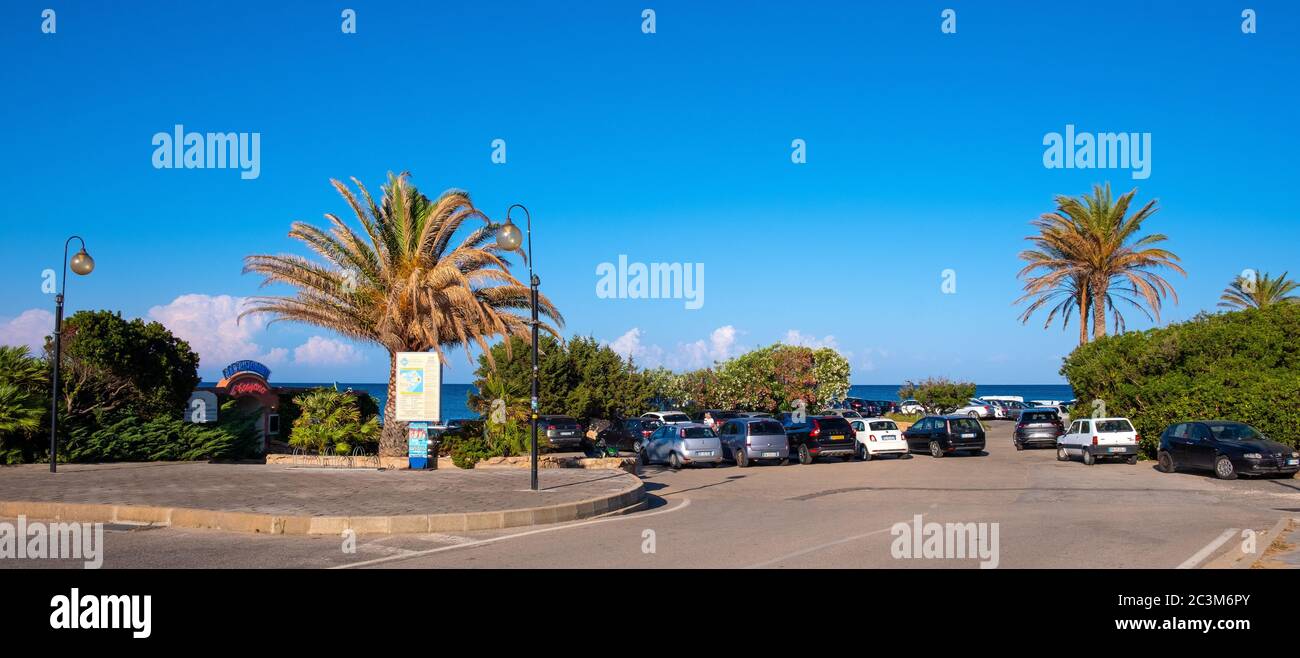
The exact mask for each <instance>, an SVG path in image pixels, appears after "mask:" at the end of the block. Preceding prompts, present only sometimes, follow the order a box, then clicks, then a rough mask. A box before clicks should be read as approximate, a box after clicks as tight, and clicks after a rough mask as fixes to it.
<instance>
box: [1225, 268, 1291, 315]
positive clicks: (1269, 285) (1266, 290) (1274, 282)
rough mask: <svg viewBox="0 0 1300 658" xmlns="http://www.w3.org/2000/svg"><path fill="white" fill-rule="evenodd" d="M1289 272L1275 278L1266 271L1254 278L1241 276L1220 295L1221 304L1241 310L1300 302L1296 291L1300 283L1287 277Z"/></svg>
mask: <svg viewBox="0 0 1300 658" xmlns="http://www.w3.org/2000/svg"><path fill="white" fill-rule="evenodd" d="M1287 274H1289V272H1283V273H1282V276H1280V277H1278V278H1276V279H1274V278H1272V277H1270V276H1269V275H1268V272H1264V273H1263V274H1261V275H1258V276H1256V277H1254V278H1247V277H1242V276H1239V277H1237V278H1236V279H1233V280H1232V283H1231V284H1229V285H1228V287H1227V288H1226V289H1225V290H1224V291H1223V295H1222V296H1221V297H1219V300H1220V301H1219V306H1220V307H1222V308H1227V309H1232V310H1234V311H1239V310H1241V309H1246V308H1264V307H1265V306H1272V305H1273V304H1295V303H1300V296H1296V295H1294V294H1292V293H1294V292H1295V290H1296V288H1297V287H1300V284H1297V283H1296V282H1295V281H1292V280H1291V279H1288V278H1287Z"/></svg>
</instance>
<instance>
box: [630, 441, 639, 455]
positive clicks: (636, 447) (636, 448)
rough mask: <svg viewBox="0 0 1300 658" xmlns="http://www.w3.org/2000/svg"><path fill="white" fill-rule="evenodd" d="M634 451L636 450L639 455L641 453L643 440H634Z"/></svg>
mask: <svg viewBox="0 0 1300 658" xmlns="http://www.w3.org/2000/svg"><path fill="white" fill-rule="evenodd" d="M632 452H635V453H636V454H638V455H639V454H641V442H640V441H634V442H633V443H632Z"/></svg>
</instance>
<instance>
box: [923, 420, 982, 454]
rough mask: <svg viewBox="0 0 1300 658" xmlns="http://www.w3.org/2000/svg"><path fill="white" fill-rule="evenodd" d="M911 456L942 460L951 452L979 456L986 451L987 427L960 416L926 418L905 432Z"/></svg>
mask: <svg viewBox="0 0 1300 658" xmlns="http://www.w3.org/2000/svg"><path fill="white" fill-rule="evenodd" d="M903 439H904V440H905V441H907V449H908V451H909V452H928V453H930V456H931V457H943V456H944V455H946V454H948V453H950V452H959V451H964V452H969V453H971V454H979V453H981V452H983V450H984V439H985V436H984V426H983V425H981V424H980V422H979V421H978V420H976V419H975V418H971V417H970V416H963V415H957V414H950V415H947V416H926V417H925V418H922V419H921V420H918V421H916V423H915V424H913V425H912V426H911V427H909V428H907V431H906V432H903Z"/></svg>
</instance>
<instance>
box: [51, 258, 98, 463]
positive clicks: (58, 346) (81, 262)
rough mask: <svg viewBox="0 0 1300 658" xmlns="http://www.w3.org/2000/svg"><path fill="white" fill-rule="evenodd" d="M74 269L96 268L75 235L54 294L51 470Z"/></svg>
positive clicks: (82, 271)
mask: <svg viewBox="0 0 1300 658" xmlns="http://www.w3.org/2000/svg"><path fill="white" fill-rule="evenodd" d="M73 240H76V241H77V242H80V243H81V251H78V252H77V253H76V254H75V255H73V256H72V262H71V263H69V262H68V245H70V244H72V241H73ZM69 266H71V267H72V271H73V272H75V273H77V274H79V275H81V276H86V275H87V274H90V273H91V271H93V270H94V269H95V259H94V258H91V257H90V254H88V253H86V241H85V240H82V239H81V236H79V235H74V236H72V237H70V238H68V239H67V241H65V242H64V243H63V279H62V280H61V281H59V294H57V295H55V296H54V355H53V361H54V377H53V379H54V382H53V384H52V386H51V393H50V472H51V473H56V472H58V470H59V365H60V364H59V362H60V361H62V360H63V340H62V337H63V293H64V292H65V291H67V289H68V267H69Z"/></svg>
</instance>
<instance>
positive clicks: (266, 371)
mask: <svg viewBox="0 0 1300 658" xmlns="http://www.w3.org/2000/svg"><path fill="white" fill-rule="evenodd" d="M241 372H251V373H253V374H256V375H261V376H262V379H270V378H271V369H270V368H267V367H266V366H264V365H262V364H260V363H258V362H256V361H250V360H248V359H245V360H243V361H236V362H234V363H232V364H230V365H228V366H226V369H225V370H222V371H221V378H222V379H230V378H231V377H233V376H234V375H235V374H237V373H241Z"/></svg>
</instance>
